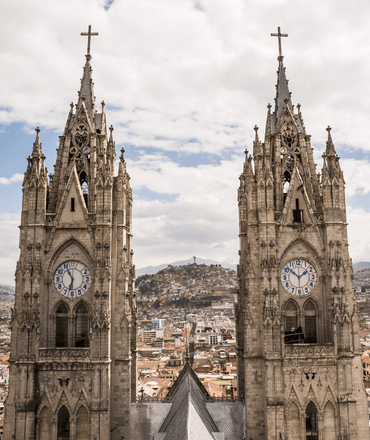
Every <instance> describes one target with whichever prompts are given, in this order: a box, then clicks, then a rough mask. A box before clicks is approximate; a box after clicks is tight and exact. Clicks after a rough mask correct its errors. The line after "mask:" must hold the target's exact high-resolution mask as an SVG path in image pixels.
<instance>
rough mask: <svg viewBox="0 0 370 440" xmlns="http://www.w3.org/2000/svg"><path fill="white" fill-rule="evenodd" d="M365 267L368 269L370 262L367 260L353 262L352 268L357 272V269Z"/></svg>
mask: <svg viewBox="0 0 370 440" xmlns="http://www.w3.org/2000/svg"><path fill="white" fill-rule="evenodd" d="M365 267H367V268H369V269H370V262H369V261H360V262H359V263H355V264H354V265H353V270H354V271H355V272H357V271H359V270H361V269H364V268H365Z"/></svg>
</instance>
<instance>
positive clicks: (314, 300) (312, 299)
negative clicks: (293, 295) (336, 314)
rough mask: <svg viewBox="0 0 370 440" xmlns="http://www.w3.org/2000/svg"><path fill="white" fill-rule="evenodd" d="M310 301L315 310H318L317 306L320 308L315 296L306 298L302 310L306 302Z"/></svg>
mask: <svg viewBox="0 0 370 440" xmlns="http://www.w3.org/2000/svg"><path fill="white" fill-rule="evenodd" d="M310 302H312V303H313V305H314V306H315V308H316V310H317V311H318V310H319V308H320V306H319V304H318V302H317V299H316V298H307V299H306V301H305V302H304V303H303V306H302V310H305V308H306V305H307V304H308V303H310Z"/></svg>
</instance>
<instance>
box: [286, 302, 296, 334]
mask: <svg viewBox="0 0 370 440" xmlns="http://www.w3.org/2000/svg"><path fill="white" fill-rule="evenodd" d="M297 327H298V320H297V306H296V305H295V304H294V302H293V301H288V303H287V305H286V306H285V331H294V330H295V329H296V328H297Z"/></svg>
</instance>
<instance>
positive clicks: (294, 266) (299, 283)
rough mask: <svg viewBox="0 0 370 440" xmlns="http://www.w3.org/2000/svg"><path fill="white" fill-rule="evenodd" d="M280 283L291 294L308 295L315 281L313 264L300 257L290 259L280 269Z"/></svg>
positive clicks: (315, 275) (315, 274)
mask: <svg viewBox="0 0 370 440" xmlns="http://www.w3.org/2000/svg"><path fill="white" fill-rule="evenodd" d="M281 283H282V285H283V287H284V289H285V290H286V291H287V292H288V293H290V294H291V295H297V296H303V295H308V294H310V293H311V292H312V291H313V290H314V288H315V286H316V283H317V273H316V269H315V266H314V265H313V264H311V263H309V262H308V261H306V260H303V259H302V258H296V259H294V260H290V261H288V262H287V263H286V264H285V265H284V267H283V270H282V271H281Z"/></svg>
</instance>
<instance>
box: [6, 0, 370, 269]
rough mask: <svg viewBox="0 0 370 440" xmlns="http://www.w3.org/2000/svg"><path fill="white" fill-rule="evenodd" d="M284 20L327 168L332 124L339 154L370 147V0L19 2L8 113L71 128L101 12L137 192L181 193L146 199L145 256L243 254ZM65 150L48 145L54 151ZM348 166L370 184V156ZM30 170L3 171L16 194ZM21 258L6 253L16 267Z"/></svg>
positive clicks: (100, 45) (114, 109)
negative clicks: (251, 161)
mask: <svg viewBox="0 0 370 440" xmlns="http://www.w3.org/2000/svg"><path fill="white" fill-rule="evenodd" d="M71 11H73V13H71ZM359 11H361V13H359ZM278 17H280V25H281V27H282V31H283V32H287V33H288V34H289V38H285V39H284V40H283V53H284V55H285V58H284V63H285V65H286V67H287V77H288V78H289V79H290V90H291V92H292V99H293V102H294V103H295V104H297V103H298V102H300V103H301V104H302V113H303V117H304V121H305V125H306V129H307V132H308V133H309V134H311V135H312V143H313V145H314V146H315V150H316V151H315V158H318V159H319V160H318V170H319V169H320V168H321V164H322V160H321V158H319V155H320V154H321V153H320V152H321V151H322V150H323V148H324V145H325V141H326V137H327V132H326V131H325V128H326V127H327V125H331V126H332V127H333V130H332V135H333V139H334V143H335V145H336V148H337V151H338V152H339V154H340V151H341V150H342V151H343V150H344V149H346V151H347V152H348V151H356V150H358V151H361V152H365V153H366V152H368V151H370V143H369V142H368V141H367V140H368V139H370V136H369V128H368V127H369V124H368V120H369V116H370V115H369V107H368V97H369V96H370V82H369V80H368V78H369V77H370V56H369V55H370V46H369V45H368V29H369V27H370V3H369V2H367V1H365V0H360V1H359V2H348V1H347V0H328V1H325V2H312V1H309V0H300V1H296V2H292V1H289V0H276V1H273V2H271V1H260V0H258V1H256V0H252V1H249V2H246V1H244V0H229V1H227V2H225V1H223V0H201V1H195V0H177V1H173V0H156V1H155V2H154V1H152V0H141V1H137V0H127V1H125V2H119V1H115V2H113V3H112V4H111V6H110V8H109V10H108V11H106V10H105V9H104V7H103V2H101V0H64V1H63V2H60V1H57V0H20V1H18V2H7V3H6V4H4V6H3V7H2V13H1V15H0V38H1V41H2V42H3V44H2V50H1V53H0V63H1V66H2V84H6V87H2V88H0V102H1V108H0V123H3V124H10V123H12V122H21V123H24V124H25V125H26V126H32V127H34V126H37V125H40V127H41V128H42V129H43V131H44V130H45V128H48V129H52V130H55V131H56V136H57V135H58V134H61V132H62V130H63V128H64V124H65V121H66V118H67V113H68V110H69V103H70V101H71V100H73V101H76V100H77V90H78V89H79V81H78V79H79V78H80V77H81V75H82V65H83V63H84V57H83V54H84V53H85V51H86V38H81V37H80V32H81V31H86V29H87V24H86V23H91V24H92V29H93V31H98V32H99V37H93V39H92V55H93V60H92V65H93V68H94V72H93V78H94V82H95V95H96V96H97V107H98V108H99V105H98V103H100V101H101V100H102V99H104V101H105V102H106V104H107V106H106V110H107V122H108V124H109V125H110V124H113V125H114V126H115V131H114V137H115V140H116V144H117V146H119V145H120V144H124V145H125V148H126V150H127V153H126V158H127V165H128V172H129V173H130V175H131V178H132V181H131V182H132V186H133V189H134V196H135V191H136V194H137V193H138V192H139V191H141V190H145V189H147V190H150V191H151V192H153V193H156V194H157V195H166V194H170V195H172V196H174V197H176V200H175V201H173V202H172V203H170V202H164V201H160V200H153V199H155V198H156V196H155V194H154V196H150V197H148V200H143V199H140V198H137V197H136V198H135V203H134V222H133V227H134V232H135V234H136V235H135V236H134V249H135V263H136V264H137V266H138V267H140V266H144V265H147V264H157V263H163V262H170V261H172V260H174V259H183V258H184V257H186V256H189V255H195V254H198V256H203V257H210V258H213V259H219V260H221V259H228V260H229V261H232V262H235V261H236V260H237V248H238V238H237V234H238V231H237V221H238V220H237V203H236V188H237V186H238V180H237V179H238V176H239V174H240V171H241V169H242V161H243V159H242V157H241V156H242V154H243V151H244V149H245V148H248V149H249V150H251V149H252V138H253V135H254V132H253V126H254V125H255V124H257V125H259V126H260V127H261V128H260V138H261V139H262V138H263V134H264V133H263V132H264V124H265V120H266V119H265V118H266V111H267V110H266V105H267V103H269V102H271V104H273V100H274V97H275V88H274V85H275V83H276V73H275V71H276V68H277V61H276V57H277V41H276V38H271V36H270V33H271V32H275V31H276V24H277V18H278ZM313 29H314V32H313V31H312V30H313ZM0 134H1V135H2V134H3V133H0ZM42 135H43V132H41V141H42ZM190 141H191V142H190ZM54 147H55V145H49V146H47V145H44V144H43V151H44V154H45V155H47V156H48V158H50V157H52V158H53V160H54V157H55V151H54ZM147 147H154V148H155V149H156V153H153V150H147V149H146V148H147ZM148 151H150V153H149V152H148ZM132 152H135V154H132ZM172 152H175V153H176V154H179V156H181V155H188V156H189V157H190V156H191V155H194V156H193V158H194V161H196V160H197V155H196V154H195V153H197V154H198V153H202V155H207V156H208V157H209V159H210V160H209V161H208V160H207V161H205V162H207V163H213V159H214V163H216V165H214V164H213V165H212V164H209V165H201V164H199V165H198V166H195V165H194V166H180V164H179V163H178V162H177V161H176V159H174V158H173V157H175V155H174V154H172ZM28 154H29V150H27V155H28ZM2 156H3V155H2ZM169 156H171V157H172V159H170V158H169ZM13 157H14V155H13ZM24 157H26V154H25V155H24ZM130 157H134V158H135V159H132V158H130ZM225 157H227V160H225ZM191 163H193V161H191ZM341 164H342V168H343V170H344V173H345V179H346V184H347V195H348V196H352V195H355V194H367V193H368V192H369V191H370V181H369V177H368V175H370V173H367V168H368V165H369V161H368V160H367V161H360V160H357V159H356V160H355V159H348V158H346V159H344V160H343V159H342V160H341ZM2 165H3V166H5V168H6V163H5V164H2ZM21 171H22V170H21ZM11 172H12V173H14V172H15V170H14V171H11ZM1 175H3V176H5V172H3V171H1ZM22 178H23V176H21V174H19V173H16V174H14V175H13V176H12V177H10V178H7V177H1V178H0V184H2V185H3V187H2V191H5V190H7V189H9V185H10V184H11V183H13V182H17V181H21V180H22ZM13 187H14V186H13ZM13 187H10V188H13ZM158 198H160V197H159V196H158ZM367 215H368V214H367V213H366V211H364V210H363V209H362V210H360V211H357V210H356V208H355V207H353V208H350V209H349V214H348V216H349V219H350V226H349V231H352V232H350V243H351V250H353V251H354V254H353V257H354V258H355V256H356V255H357V256H358V258H369V257H368V256H367V257H366V255H365V254H366V251H367V250H366V249H367V248H366V244H365V243H364V241H366V240H363V237H366V235H362V241H361V243H359V246H357V245H356V243H357V242H356V237H355V231H356V230H358V231H360V230H361V231H363V232H362V234H365V233H366V230H365V229H361V227H362V226H361V225H360V224H359V223H360V222H359V220H358V219H362V220H364V221H365V220H366V221H368V218H367ZM18 223H19V222H17V224H18ZM352 224H353V225H355V226H352ZM13 226H14V225H13ZM0 228H1V231H2V232H1V240H3V241H4V240H5V242H6V243H8V244H6V246H8V247H6V249H8V250H10V243H11V240H13V242H12V243H13V245H12V246H14V249H15V250H17V240H18V232H14V233H11V234H10V235H9V236H7V231H9V228H12V226H11V225H10V224H9V223H7V221H5V220H4V219H0ZM357 228H358V229H357ZM14 231H16V229H14ZM359 236H361V235H359ZM11 237H13V238H11ZM5 242H4V243H5ZM352 243H353V244H352ZM12 249H13V248H12ZM360 249H363V251H361V252H360V251H359V250H360ZM2 255H7V256H8V255H11V254H9V253H2ZM12 258H13V260H12V261H13V262H10V260H8V257H7V258H6V260H7V261H9V264H10V266H14V261H15V259H16V256H15V254H14V256H13V257H12ZM358 258H357V257H356V259H358ZM4 264H7V263H4ZM10 266H7V267H9V268H10ZM4 267H5V266H4ZM9 271H10V272H9V273H10V274H11V275H9V277H12V276H13V272H14V270H13V268H11V269H9ZM0 275H1V274H0Z"/></svg>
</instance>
